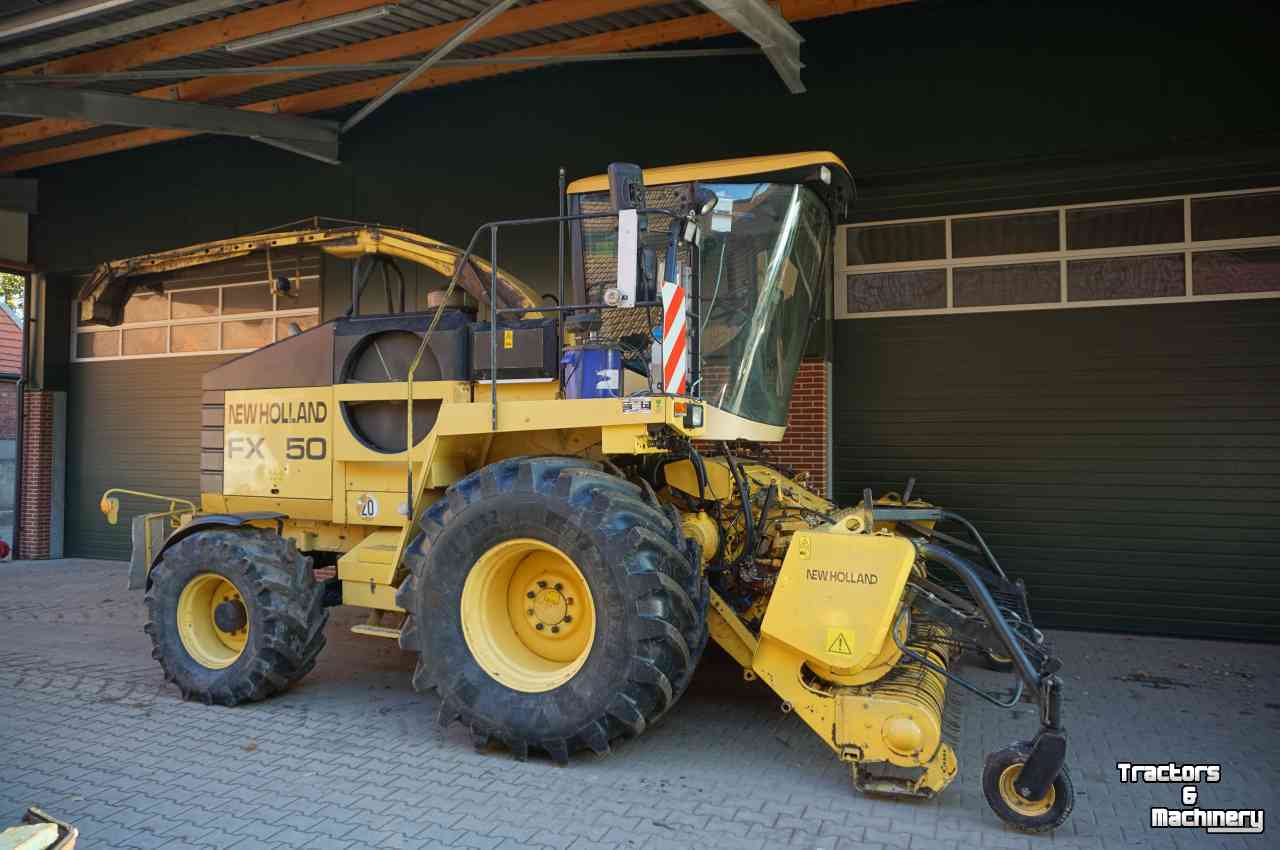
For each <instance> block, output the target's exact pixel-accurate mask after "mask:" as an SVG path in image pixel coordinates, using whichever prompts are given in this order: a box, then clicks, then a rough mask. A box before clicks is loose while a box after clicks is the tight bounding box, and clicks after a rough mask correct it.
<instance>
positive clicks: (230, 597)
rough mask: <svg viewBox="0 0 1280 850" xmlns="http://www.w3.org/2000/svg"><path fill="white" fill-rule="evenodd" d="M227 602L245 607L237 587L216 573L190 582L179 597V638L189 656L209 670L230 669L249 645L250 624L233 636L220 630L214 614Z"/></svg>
mask: <svg viewBox="0 0 1280 850" xmlns="http://www.w3.org/2000/svg"><path fill="white" fill-rule="evenodd" d="M224 602H239V603H240V604H241V605H244V604H245V602H244V599H243V598H241V596H240V591H239V590H237V589H236V586H235V585H234V584H232V583H231V582H230V581H228V580H227V579H225V578H223V577H222V576H220V575H217V574H216V573H201V574H200V575H198V576H196V577H195V578H193V579H191V581H189V582H187V586H186V587H184V588H182V594H181V595H180V596H179V597H178V637H179V638H180V639H181V640H182V646H183V648H184V649H185V650H186V651H187V654H189V655H190V656H191V657H192V658H194V659H195V661H196V663H197V664H199V665H200V666H201V667H207V668H209V669H210V670H221V669H223V668H224V667H230V666H231V665H232V664H234V663H235V661H236V659H237V658H239V657H240V653H242V652H244V646H245V644H246V643H248V641H249V625H248V624H247V623H246V624H245V625H244V627H243V628H240V629H237V630H235V631H230V632H226V631H223V630H222V629H220V628H218V624H217V622H216V621H215V620H214V610H215V609H216V608H217V607H218V606H219V605H221V604H222V603H224ZM245 607H246V609H247V608H248V606H247V605H246V606H245Z"/></svg>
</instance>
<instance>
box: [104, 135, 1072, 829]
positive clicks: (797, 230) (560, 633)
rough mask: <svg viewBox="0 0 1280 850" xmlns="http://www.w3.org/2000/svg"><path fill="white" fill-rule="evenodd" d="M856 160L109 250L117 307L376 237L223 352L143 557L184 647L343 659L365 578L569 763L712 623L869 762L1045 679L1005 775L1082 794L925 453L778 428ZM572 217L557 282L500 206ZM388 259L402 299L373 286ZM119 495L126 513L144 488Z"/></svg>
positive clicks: (910, 750) (138, 538) (1051, 669)
mask: <svg viewBox="0 0 1280 850" xmlns="http://www.w3.org/2000/svg"><path fill="white" fill-rule="evenodd" d="M851 194H852V180H851V178H850V176H849V174H848V172H847V170H846V169H845V167H844V165H843V164H842V163H841V162H840V161H839V159H838V158H836V157H835V156H834V155H832V154H827V153H813V154H796V155H787V156H769V157H756V158H750V159H743V160H730V161H723V162H712V163H698V164H692V165H682V166H674V167H667V168H658V169H651V170H648V171H644V172H641V170H640V169H639V168H637V167H635V166H626V165H615V166H613V167H611V168H610V170H609V174H608V175H602V176H599V177H594V178H589V179H585V180H579V181H577V182H575V183H573V184H571V185H570V186H568V187H567V191H564V192H562V194H561V203H562V214H561V215H559V216H553V217H548V218H539V219H523V220H515V221H499V222H494V223H490V224H486V225H484V226H482V227H481V228H480V229H479V230H477V231H476V236H475V237H474V238H473V239H472V243H471V245H470V246H469V247H468V248H467V250H465V251H460V250H458V249H456V248H452V247H450V246H448V245H445V244H443V243H440V242H436V241H434V240H430V239H427V238H425V237H422V236H418V235H416V234H413V233H410V232H407V231H404V230H399V229H392V228H384V227H376V226H366V225H351V224H345V223H344V224H336V225H333V226H322V225H321V224H320V222H316V223H315V225H314V226H311V227H302V228H298V229H288V230H282V231H279V232H271V233H265V234H260V235H256V236H251V237H243V238H239V239H231V240H225V241H222V242H215V243H209V244H205V245H200V246H196V247H193V248H187V249H181V250H177V251H171V252H167V253H163V254H154V255H149V256H146V257H139V258H134V259H132V260H127V261H121V262H118V263H111V264H107V265H105V266H103V267H102V268H101V269H99V272H98V274H97V275H96V276H95V278H94V279H93V280H92V281H91V282H90V283H89V284H88V285H87V286H86V288H85V291H84V293H83V294H82V299H81V300H82V308H81V309H82V310H83V311H84V313H85V315H86V317H88V318H90V319H96V320H98V321H105V322H107V323H112V322H118V321H119V314H120V309H121V304H122V302H123V299H127V297H128V293H129V292H130V291H132V288H133V287H136V286H139V285H141V286H145V285H147V283H146V282H147V281H148V280H150V281H156V280H161V279H162V277H163V275H164V274H166V273H170V272H173V271H175V270H179V269H183V268H186V267H190V266H198V265H201V264H206V263H216V262H219V261H225V260H227V259H229V258H235V257H243V256H246V255H250V254H255V253H262V252H265V253H266V255H267V262H268V267H270V263H271V252H272V251H275V252H276V254H277V256H280V255H281V252H287V251H289V250H303V249H306V250H316V251H325V252H328V253H329V254H331V255H334V256H337V257H340V258H345V259H349V260H354V261H355V262H354V264H353V279H352V304H351V307H350V308H349V309H348V311H347V313H346V315H344V316H342V317H340V318H337V319H334V320H332V321H328V322H325V323H323V324H319V325H318V326H316V327H311V328H309V329H307V330H305V331H302V330H300V329H298V328H294V329H293V330H294V331H295V333H294V335H292V336H288V337H287V338H285V339H283V340H281V341H279V342H276V343H274V344H272V345H268V346H267V347H265V348H261V349H259V350H257V351H253V352H251V353H248V354H244V355H242V356H240V357H237V358H235V359H233V360H230V361H228V362H226V363H224V364H222V365H220V366H218V367H217V368H214V369H213V370H211V371H210V372H208V373H207V375H206V376H205V378H204V408H203V413H204V422H205V430H204V432H203V437H204V440H203V447H204V449H205V451H206V452H207V453H208V455H209V456H210V457H211V458H212V460H211V462H210V463H206V464H205V465H204V468H205V472H204V474H203V476H202V481H203V486H202V488H201V489H202V491H203V492H202V493H201V494H200V499H199V507H198V508H197V507H196V505H195V504H192V503H183V502H182V501H181V500H173V501H172V502H171V504H170V505H169V506H168V510H164V511H160V512H158V513H153V514H146V515H143V516H139V517H137V518H135V520H134V550H135V551H134V559H133V564H132V568H131V572H130V582H131V586H133V587H135V588H140V589H142V588H145V590H146V607H147V613H148V623H147V626H146V631H147V633H148V634H149V635H150V636H151V640H152V642H153V644H154V655H155V657H156V658H157V659H158V660H159V661H160V664H161V666H162V667H163V668H164V672H165V675H166V677H167V678H168V679H169V680H170V681H172V682H174V683H175V684H176V685H177V686H178V688H179V689H180V690H181V691H182V694H183V695H184V696H185V697H187V698H189V699H198V700H204V701H206V702H211V703H219V704H223V705H235V704H238V703H243V702H247V701H252V700H259V699H263V698H266V697H269V696H271V695H272V694H275V693H278V692H279V691H281V690H283V689H285V688H287V687H289V685H290V684H292V683H293V682H295V681H297V680H298V679H299V678H301V677H302V676H304V675H305V674H306V673H307V672H308V671H309V670H310V669H311V668H312V666H313V665H314V664H315V663H316V657H317V656H318V654H319V653H320V651H321V648H322V647H323V646H324V640H325V637H324V629H325V622H326V616H327V610H326V606H328V605H331V604H338V603H341V604H345V605H353V606H360V607H364V608H367V609H369V611H370V619H369V622H368V624H367V625H362V626H357V627H356V631H358V632H360V633H363V634H368V635H374V636H382V637H387V638H395V639H398V640H399V642H400V645H401V646H402V647H404V648H405V649H406V650H410V651H412V652H416V653H418V658H419V661H418V664H417V669H416V671H415V672H414V674H413V685H414V687H416V688H417V689H419V690H423V691H426V690H434V691H436V692H437V694H438V695H439V700H440V719H441V721H442V722H446V723H447V722H453V721H458V722H461V723H463V724H465V725H466V726H467V727H468V728H469V729H470V730H471V732H472V735H473V736H474V739H475V741H476V743H477V745H478V746H485V745H487V744H489V743H490V742H494V743H500V744H502V745H505V747H507V748H509V750H510V751H511V752H512V753H513V754H514V755H515V757H516V758H520V759H524V758H526V757H527V755H528V753H529V752H530V751H531V750H534V751H542V752H545V753H547V754H548V755H549V756H550V757H551V758H552V759H554V760H556V761H557V762H565V761H566V760H567V759H568V757H569V755H570V753H572V752H574V751H575V750H580V749H589V750H592V751H594V752H596V753H606V752H608V751H609V748H610V743H611V742H612V741H614V740H615V739H617V738H619V737H628V738H630V737H635V736H637V735H640V734H642V733H643V732H644V731H645V729H646V728H647V727H648V726H650V725H652V724H653V723H654V722H655V721H657V720H658V719H659V718H661V717H662V716H663V714H664V713H665V712H667V711H668V710H669V709H670V708H671V707H672V706H673V705H674V704H675V703H676V701H677V700H678V699H679V698H680V696H681V694H682V693H683V692H684V690H685V689H686V688H687V687H688V685H689V682H690V679H691V677H692V676H693V674H694V669H695V667H696V666H697V664H698V660H699V658H700V657H701V655H702V652H703V648H704V647H705V645H706V643H707V640H708V638H710V639H712V640H715V641H716V642H717V643H718V644H719V645H720V646H722V647H723V648H724V649H725V650H726V651H727V653H728V654H729V655H730V656H732V657H733V659H735V660H736V661H737V663H738V664H740V665H741V666H742V669H743V672H744V675H745V676H746V677H747V678H748V679H757V678H758V679H759V680H760V681H762V682H764V684H766V685H767V686H768V687H770V688H772V689H773V690H774V691H775V692H776V693H777V694H778V696H779V697H780V698H781V699H782V706H783V709H784V710H787V711H792V712H794V713H795V714H796V715H797V716H798V717H799V718H800V719H801V720H803V721H804V722H805V723H806V724H808V725H809V727H810V728H811V729H812V730H813V731H814V732H815V733H816V734H817V735H818V736H819V737H821V738H822V740H823V741H825V742H826V743H827V744H828V745H829V746H830V747H831V749H832V750H833V751H834V752H835V754H836V756H837V757H839V758H840V759H841V760H842V761H844V762H847V763H848V764H849V765H850V767H851V769H852V774H853V783H854V785H855V786H856V787H857V788H858V789H860V790H863V791H866V792H871V793H877V794H891V795H903V796H909V797H929V796H932V795H934V794H937V793H938V792H940V791H942V790H943V789H944V788H945V787H946V786H947V785H948V784H949V783H950V782H951V781H952V780H953V779H954V778H955V776H956V773H957V770H958V765H957V763H956V754H955V752H954V751H953V749H952V746H951V744H950V743H949V742H948V741H949V735H948V726H949V725H950V724H949V722H948V718H947V714H948V707H947V704H948V694H949V693H951V692H953V691H954V688H955V687H957V686H959V687H963V688H966V689H968V690H970V691H973V692H974V693H976V694H977V695H978V697H980V698H982V699H985V700H987V701H990V702H993V703H995V704H997V705H998V706H1001V707H1004V708H1009V707H1012V706H1013V705H1014V704H1016V703H1017V702H1019V701H1020V700H1022V699H1024V698H1025V699H1029V700H1031V701H1033V702H1035V703H1036V704H1037V705H1038V706H1039V707H1040V713H1039V718H1040V726H1039V729H1038V731H1037V733H1036V734H1035V735H1034V737H1033V738H1031V739H1030V740H1028V741H1025V742H1021V743H1016V744H1013V745H1012V746H1010V747H1009V748H1007V749H1004V750H1001V751H999V752H996V753H992V754H990V755H989V756H988V757H987V760H986V765H985V769H984V771H983V778H982V782H983V788H984V791H985V794H986V798H987V800H988V801H989V803H990V805H991V807H992V809H993V810H994V811H995V813H996V814H997V815H998V816H999V817H1000V818H1002V819H1003V820H1005V821H1006V822H1008V823H1010V824H1013V825H1015V826H1017V827H1020V828H1022V829H1027V830H1034V831H1041V830H1047V829H1052V828H1055V827H1057V826H1058V825H1060V824H1061V823H1062V822H1063V821H1064V820H1065V819H1066V818H1067V816H1068V814H1069V813H1070V811H1071V807H1072V801H1073V792H1072V786H1071V781H1070V778H1069V776H1068V774H1067V770H1066V767H1065V764H1064V759H1065V754H1066V737H1065V732H1064V730H1063V727H1062V724H1061V688H1062V683H1061V680H1060V678H1059V677H1058V676H1057V675H1056V672H1057V670H1058V668H1059V662H1058V661H1057V659H1056V658H1054V657H1053V655H1052V654H1051V652H1050V651H1049V649H1048V646H1047V644H1046V643H1045V642H1044V639H1043V636H1042V635H1041V633H1040V632H1039V631H1037V630H1036V629H1035V627H1034V626H1033V625H1032V623H1031V619H1030V617H1029V615H1028V610H1027V600H1026V594H1025V591H1024V588H1023V586H1022V583H1021V582H1019V581H1013V580H1011V579H1010V578H1009V577H1008V576H1007V575H1005V573H1004V572H1003V571H1002V570H1001V568H1000V566H999V564H998V563H997V561H996V559H995V557H994V556H993V555H992V553H991V551H990V549H989V548H988V546H987V545H986V543H984V541H983V539H982V537H981V536H980V535H979V533H978V532H977V530H976V529H975V528H974V527H973V526H972V525H971V524H969V523H968V522H966V521H965V520H964V519H963V518H962V517H959V516H956V515H954V514H952V513H949V512H948V511H946V510H944V509H942V508H939V507H936V506H934V505H931V504H929V503H927V502H924V501H921V500H919V499H913V498H912V495H911V493H910V490H911V487H910V485H908V487H907V491H906V492H903V493H902V494H900V495H899V494H889V495H886V496H881V497H880V498H878V499H877V498H873V497H872V495H871V493H870V491H869V490H868V491H864V494H863V498H862V500H861V502H860V503H859V504H858V505H856V506H854V507H843V508H842V507H838V506H836V505H835V504H833V503H832V502H830V501H828V500H827V499H826V498H824V497H822V496H820V495H818V494H817V493H814V492H813V491H811V490H809V489H807V488H806V487H805V485H804V483H803V480H802V479H803V476H796V475H793V474H791V473H790V472H789V471H788V470H786V469H784V468H781V467H779V466H777V465H773V464H771V463H770V462H769V461H768V459H767V453H766V452H765V451H763V450H762V449H761V448H760V444H761V443H768V442H770V441H778V440H780V439H781V438H782V436H783V431H784V425H785V422H786V415H787V409H788V404H789V400H790V396H791V387H792V383H793V381H794V379H795V376H796V372H797V370H798V368H799V365H800V360H801V355H802V354H803V351H804V348H805V345H806V339H807V338H808V336H809V332H810V329H811V328H812V327H813V326H814V325H815V324H817V323H818V320H819V319H820V317H821V316H822V315H823V311H824V309H825V305H826V301H827V296H828V282H829V281H830V279H831V277H832V239H833V234H834V231H835V227H836V225H837V224H838V223H839V221H840V218H841V216H842V215H844V213H845V208H846V205H847V204H848V203H849V201H850V198H851ZM549 223H551V224H558V226H559V229H560V231H561V240H560V248H559V251H560V257H561V260H560V264H561V294H562V296H563V297H562V299H561V300H562V301H564V302H567V303H560V302H557V303H556V304H555V305H554V306H550V305H549V304H548V301H549V300H550V299H547V300H544V301H541V302H540V301H539V299H538V298H537V296H536V295H535V293H534V292H533V291H532V290H531V289H530V288H529V287H528V286H526V285H525V284H523V283H522V282H521V281H519V280H518V279H517V278H515V277H513V276H512V275H511V274H509V273H508V272H507V271H505V270H503V269H501V268H499V266H498V249H499V239H498V236H499V234H500V233H504V232H506V231H508V230H511V229H513V228H517V227H523V226H525V225H531V224H543V225H545V224H549ZM566 236H567V239H566V238H565V237H566ZM486 243H487V245H486ZM566 243H567V244H568V246H569V254H568V262H567V263H566V262H565V255H564V251H565V246H566ZM478 247H479V248H487V249H488V250H487V252H485V253H487V257H486V258H485V259H481V258H480V257H479V253H480V252H479V251H478V250H477V248H478ZM401 263H408V264H418V265H421V266H425V267H428V268H430V269H432V270H434V271H435V272H437V273H439V274H440V275H441V276H442V280H443V278H444V277H447V278H448V281H449V282H448V287H447V289H446V290H444V291H443V292H440V291H436V292H434V293H432V295H431V298H430V302H429V303H430V305H431V306H430V308H429V309H426V310H423V311H418V312H413V311H408V310H406V303H405V284H404V276H403V270H402V268H401ZM566 271H567V272H568V273H569V277H570V279H571V283H572V289H571V292H572V294H571V295H565V292H564V290H565V273H566ZM375 272H377V273H379V274H380V275H381V278H382V281H383V283H384V284H385V286H384V289H385V291H386V302H387V311H386V312H384V313H380V314H378V315H366V314H361V312H360V301H361V296H362V294H363V292H364V290H365V288H366V286H367V284H368V283H369V281H370V280H371V279H372V277H373V275H374V273H375ZM269 277H272V275H269ZM397 278H398V284H399V293H400V298H399V304H398V308H399V309H398V310H397V309H395V308H396V306H397V305H396V298H395V292H394V290H395V287H394V286H392V285H391V284H392V282H393V280H396V279H397ZM122 285H123V288H122ZM152 285H154V284H152ZM269 285H271V286H275V287H278V288H280V289H283V290H287V289H288V286H289V280H288V277H287V275H284V276H282V277H281V278H278V279H276V278H274V277H273V279H272V280H271V281H270V282H269ZM121 292H123V293H124V294H123V296H121ZM103 509H104V511H106V512H107V513H108V515H109V517H110V519H111V520H112V521H114V520H115V517H116V514H117V512H118V510H119V500H118V494H117V493H115V492H112V491H109V492H108V493H107V494H105V495H104V497H103ZM948 527H950V528H951V531H949V532H948V531H943V530H942V528H948ZM965 654H968V655H969V656H971V657H976V658H984V657H985V659H986V661H987V662H988V663H989V664H990V665H992V666H1001V667H1002V668H1003V669H1004V670H1006V671H1009V672H1010V673H1011V675H1012V677H1013V680H1014V684H1015V687H1014V688H1013V689H1012V690H1011V691H1010V692H1009V695H1008V696H1003V695H1002V694H1000V693H997V692H992V691H989V690H986V689H984V688H982V687H979V686H978V685H976V684H974V683H972V682H971V681H969V680H967V679H966V678H964V676H963V675H962V673H961V666H960V661H961V656H962V655H965Z"/></svg>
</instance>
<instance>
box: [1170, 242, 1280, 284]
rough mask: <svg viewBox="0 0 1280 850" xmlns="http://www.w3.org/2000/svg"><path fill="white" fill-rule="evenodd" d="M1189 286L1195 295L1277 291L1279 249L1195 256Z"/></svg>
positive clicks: (1205, 253)
mask: <svg viewBox="0 0 1280 850" xmlns="http://www.w3.org/2000/svg"><path fill="white" fill-rule="evenodd" d="M1191 286H1192V288H1193V290H1194V294H1196V295H1225V294H1227V293H1230V292H1273V291H1280V248H1247V249H1240V250H1236V251H1200V252H1197V253H1195V254H1193V255H1192V256H1191Z"/></svg>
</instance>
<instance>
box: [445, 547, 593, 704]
mask: <svg viewBox="0 0 1280 850" xmlns="http://www.w3.org/2000/svg"><path fill="white" fill-rule="evenodd" d="M595 633H596V609H595V601H594V600H593V599H592V597H591V589H590V588H589V587H587V580H586V579H585V578H584V577H583V575H582V572H581V571H580V570H579V569H578V567H577V565H576V564H574V562H573V559H572V558H570V557H569V556H568V555H566V554H565V553H564V552H561V551H560V550H559V549H557V548H556V547H554V546H552V545H551V544H549V543H544V542H542V541H541V540H534V539H533V538H530V537H521V538H518V539H516V540H508V541H506V542H505V543H499V544H498V545H497V546H494V547H493V548H492V549H490V550H489V551H487V552H485V553H484V554H483V555H481V556H480V559H479V560H478V561H476V563H475V566H473V567H472V568H471V572H470V573H469V574H468V575H467V580H466V583H465V584H463V586H462V634H463V637H464V638H465V639H466V641H467V648H468V649H470V650H471V655H472V657H473V658H475V660H476V663H477V664H479V665H480V668H481V669H482V670H484V671H485V672H486V673H488V674H489V675H490V676H492V677H493V678H494V679H495V680H497V681H499V682H501V683H502V684H504V685H506V686H507V687H509V688H511V689H512V690H516V691H523V692H524V693H542V692H543V691H549V690H552V689H553V688H557V687H559V686H560V685H563V684H564V683H565V682H567V681H569V680H570V679H572V678H573V677H574V675H575V674H576V673H577V672H578V671H579V670H581V669H582V665H583V664H585V663H586V661H587V656H588V655H590V654H591V645H592V643H594V641H595Z"/></svg>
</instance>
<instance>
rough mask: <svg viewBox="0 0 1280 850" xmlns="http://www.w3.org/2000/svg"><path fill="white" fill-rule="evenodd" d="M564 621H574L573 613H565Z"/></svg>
mask: <svg viewBox="0 0 1280 850" xmlns="http://www.w3.org/2000/svg"><path fill="white" fill-rule="evenodd" d="M564 621H565V622H566V623H572V622H573V616H572V615H570V614H565V615H564Z"/></svg>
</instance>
